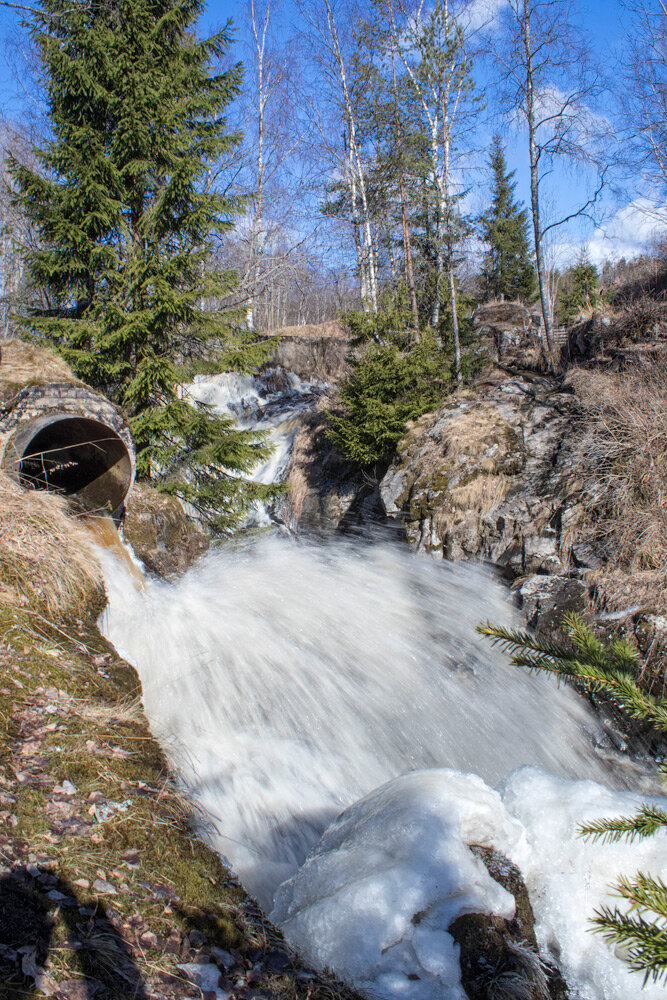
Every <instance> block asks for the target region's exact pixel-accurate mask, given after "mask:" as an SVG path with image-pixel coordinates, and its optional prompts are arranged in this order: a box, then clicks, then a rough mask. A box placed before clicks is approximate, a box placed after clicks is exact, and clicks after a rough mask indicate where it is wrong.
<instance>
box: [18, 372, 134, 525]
mask: <svg viewBox="0 0 667 1000" xmlns="http://www.w3.org/2000/svg"><path fill="white" fill-rule="evenodd" d="M0 455H1V457H0V465H1V466H2V468H3V470H4V471H5V472H6V473H7V475H9V476H11V478H12V479H14V480H15V481H16V482H18V483H19V484H20V485H21V486H23V487H24V488H25V489H44V490H51V491H53V492H55V493H60V494H64V495H65V496H72V497H75V498H76V499H77V500H78V502H79V503H80V504H81V506H82V507H83V508H84V509H85V510H87V511H91V512H93V513H95V512H97V513H102V512H106V513H109V514H111V515H113V516H114V517H115V518H118V517H119V516H120V515H121V514H122V511H123V508H124V503H125V498H126V496H127V494H128V493H129V491H130V488H131V487H132V483H133V482H134V474H135V450H134V444H133V442H132V437H131V434H130V430H129V427H128V426H127V422H126V420H125V419H124V417H123V416H122V414H121V413H120V412H119V411H118V410H117V409H116V408H115V406H113V405H112V404H111V403H110V402H109V401H108V400H107V399H104V397H102V396H98V395H97V393H94V392H93V391H92V390H90V389H88V388H87V387H86V386H83V385H79V384H76V383H66V382H58V383H50V384H45V385H34V386H27V387H26V388H25V389H23V390H22V391H21V392H20V393H19V394H18V395H17V396H16V397H15V398H14V400H12V402H11V404H10V407H9V408H8V412H7V413H6V414H5V416H4V417H3V418H2V419H0Z"/></svg>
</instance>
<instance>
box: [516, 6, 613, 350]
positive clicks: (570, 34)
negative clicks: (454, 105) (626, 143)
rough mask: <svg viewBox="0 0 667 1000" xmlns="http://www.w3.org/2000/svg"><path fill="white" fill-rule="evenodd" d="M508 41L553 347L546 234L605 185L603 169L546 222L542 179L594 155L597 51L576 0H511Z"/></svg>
mask: <svg viewBox="0 0 667 1000" xmlns="http://www.w3.org/2000/svg"><path fill="white" fill-rule="evenodd" d="M503 40H504V45H502V46H499V47H498V48H497V49H496V55H497V59H498V61H499V62H500V64H501V66H502V76H503V80H502V83H503V86H504V91H505V99H506V100H507V101H508V102H509V107H510V109H511V110H512V112H513V113H515V114H516V113H518V114H519V116H520V117H521V118H523V121H524V123H525V126H526V130H527V134H528V156H529V163H530V201H531V212H532V220H533V234H534V240H535V260H536V264H537V277H538V283H539V290H540V303H541V309H542V317H543V323H544V327H543V331H544V332H543V342H544V347H545V349H546V351H547V352H549V353H550V351H551V348H552V329H553V303H552V302H551V301H550V296H549V276H548V271H547V267H546V263H545V253H544V238H545V236H546V234H547V232H549V231H550V230H552V229H554V228H555V227H557V226H560V225H563V224H564V223H565V222H568V221H571V220H572V219H574V218H581V217H584V216H588V217H590V211H591V209H592V207H593V205H594V204H595V202H596V201H597V198H598V196H599V194H600V193H601V191H602V187H603V183H604V169H603V170H602V171H600V174H599V181H598V184H597V187H596V190H595V191H594V193H593V194H592V195H591V197H590V198H588V199H587V200H586V202H585V204H583V205H581V206H579V207H577V208H576V209H574V210H573V211H572V212H569V213H567V214H566V215H565V216H564V217H563V218H561V219H558V220H556V221H552V222H549V223H548V224H545V223H544V220H543V217H542V216H543V213H542V183H543V181H544V179H545V177H547V176H548V174H550V173H551V172H552V171H553V169H554V167H555V165H556V162H557V161H558V160H560V159H561V158H566V159H567V158H569V159H572V158H574V159H576V160H579V161H586V162H588V163H591V162H593V156H592V154H591V148H590V140H591V137H592V133H593V132H594V131H595V128H596V120H595V115H594V112H593V111H592V110H591V106H590V102H591V101H592V100H593V98H594V95H595V93H596V91H597V87H598V82H597V78H596V76H595V74H594V73H593V72H592V70H591V65H590V50H589V49H588V48H587V46H586V44H585V41H584V39H583V36H582V33H581V31H580V29H579V27H578V25H577V22H576V5H575V3H574V2H573V0H506V4H505V8H504V39H503Z"/></svg>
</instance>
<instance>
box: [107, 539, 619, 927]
mask: <svg viewBox="0 0 667 1000" xmlns="http://www.w3.org/2000/svg"><path fill="white" fill-rule="evenodd" d="M124 576H125V574H124V571H123V569H122V567H120V566H117V567H116V566H114V567H108V569H107V590H108V594H109V609H108V612H107V616H106V620H105V625H104V630H105V633H106V635H107V636H108V638H110V639H111V641H112V642H113V643H114V644H115V645H116V646H117V648H118V649H121V650H123V651H124V653H125V654H126V655H127V656H128V658H129V659H131V660H132V662H134V663H135V664H136V665H137V668H138V670H139V673H140V676H141V679H142V684H143V689H144V699H145V704H146V708H147V711H148V715H149V717H150V719H151V721H152V722H153V724H154V726H155V728H156V730H157V731H158V733H159V735H160V736H161V737H162V739H163V740H164V741H165V743H166V745H167V746H169V747H171V748H172V753H173V755H174V757H175V759H176V760H177V761H178V764H179V768H180V770H181V773H182V774H183V776H184V778H185V781H186V783H187V785H188V786H189V787H190V788H191V789H192V790H193V792H194V793H195V795H196V797H197V798H198V799H199V801H200V803H201V804H202V806H203V807H204V809H205V810H206V812H207V814H208V815H209V816H211V817H212V819H213V821H214V823H215V825H216V827H217V831H218V832H217V833H216V837H215V842H216V845H217V846H218V848H219V849H220V850H221V851H222V853H223V854H224V855H225V856H226V857H227V858H229V859H230V861H231V863H232V864H233V866H234V868H235V870H236V871H237V872H238V874H239V876H240V877H241V879H242V881H243V882H244V883H245V884H246V885H247V886H248V887H249V888H250V890H251V891H252V892H253V893H254V894H255V895H256V896H257V897H258V898H259V899H260V901H261V902H262V903H263V904H264V905H265V906H267V907H268V908H270V903H271V899H272V896H273V892H274V891H275V889H276V888H277V886H278V885H279V883H280V882H282V881H283V880H284V879H285V878H288V877H289V876H290V875H291V874H292V873H293V872H294V870H295V869H296V868H297V867H298V865H299V864H300V863H301V861H302V860H303V858H304V857H305V855H306V853H307V851H308V849H309V848H310V847H311V846H312V845H313V843H314V842H315V841H316V840H317V839H318V837H319V836H320V834H321V833H322V831H323V830H324V828H325V827H326V825H327V823H328V822H329V821H330V820H331V819H332V818H333V817H334V816H335V815H336V814H337V813H338V812H339V811H340V810H341V808H343V806H346V805H348V804H349V803H351V802H352V801H354V800H355V799H357V798H359V797H360V796H361V795H364V794H365V793H366V792H368V791H370V790H371V789H372V788H374V787H376V786H377V785H379V784H381V783H382V782H384V781H386V780H387V779H389V778H392V777H394V776H396V775H398V774H401V773H403V772H405V771H408V770H415V769H418V768H424V767H438V766H444V767H450V768H456V769H458V770H462V771H471V772H474V773H476V774H478V775H481V777H482V778H484V780H485V781H487V782H488V783H489V784H491V785H497V784H498V783H499V782H500V781H501V780H502V779H503V778H505V777H506V776H507V775H508V774H510V772H512V771H514V770H515V769H516V768H518V767H521V766H522V765H527V764H532V765H537V766H539V767H542V768H544V769H545V770H547V771H549V772H551V773H554V774H564V775H568V776H571V777H591V778H595V779H597V780H605V781H607V782H611V783H613V784H617V785H618V784H623V781H624V779H623V773H622V770H621V769H619V768H618V767H616V768H614V767H612V765H611V763H610V762H609V761H606V760H605V759H603V758H602V757H601V756H600V755H599V754H598V753H597V752H596V750H595V749H594V743H595V741H596V739H597V738H598V736H599V735H600V733H599V726H598V723H597V722H596V719H595V717H594V716H593V714H592V713H591V712H590V711H589V710H588V708H587V706H586V704H585V702H584V701H583V700H582V699H580V698H579V697H577V696H576V695H575V694H574V693H573V692H572V691H571V690H569V689H568V688H565V687H561V688H557V687H556V686H555V685H554V684H553V683H552V682H550V681H549V679H548V678H544V677H539V676H530V675H528V674H527V673H524V672H522V671H520V670H518V669H516V668H511V667H509V666H508V665H507V663H506V656H505V655H504V654H503V653H502V652H500V651H497V650H495V649H494V648H493V647H491V646H490V644H489V643H488V642H486V641H484V640H482V639H480V638H478V637H477V636H476V634H475V630H474V629H475V625H476V624H477V623H478V622H479V621H481V620H484V619H486V618H489V619H491V620H493V621H496V622H510V621H512V619H513V611H512V609H511V607H510V604H509V601H508V599H507V593H506V589H505V587H504V586H503V585H502V584H501V583H500V582H498V581H496V580H495V579H493V577H492V576H491V575H490V574H489V573H488V572H486V571H485V570H484V569H482V568H480V567H477V566H471V565H454V564H451V563H446V562H441V561H436V560H433V559H430V558H428V557H425V556H424V557H416V556H414V555H412V554H411V553H409V552H407V551H405V550H403V549H402V548H401V547H399V546H396V545H388V544H386V543H379V542H377V543H375V544H361V545H359V544H358V543H357V544H356V545H355V544H354V543H353V542H349V541H347V542H346V541H336V542H335V543H331V544H328V545H321V544H315V543H312V542H303V541H295V540H292V539H289V538H281V537H276V536H271V537H267V538H261V539H257V540H255V541H252V542H248V543H246V544H242V545H237V546H232V545H228V546H226V547H224V548H223V549H220V550H218V551H215V552H213V553H212V554H211V555H209V556H208V557H207V558H206V559H205V560H204V561H203V562H202V563H201V564H200V565H199V566H198V567H196V568H195V569H194V570H191V571H190V572H189V573H188V574H187V575H186V576H185V577H183V578H182V579H181V580H180V581H178V582H177V583H175V584H165V583H161V582H158V581H150V582H149V583H148V585H147V587H146V591H145V593H144V594H142V595H137V594H136V591H135V589H134V588H132V589H130V588H129V587H128V586H127V582H126V580H125V578H124Z"/></svg>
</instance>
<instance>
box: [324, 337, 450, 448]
mask: <svg viewBox="0 0 667 1000" xmlns="http://www.w3.org/2000/svg"><path fill="white" fill-rule="evenodd" d="M451 384H452V371H451V358H450V357H449V355H448V354H446V353H445V352H443V351H441V350H439V349H438V348H437V347H436V346H435V345H434V344H433V342H432V341H428V340H423V341H422V342H421V343H420V344H418V345H417V346H416V347H414V348H413V349H412V350H411V351H409V352H408V353H405V354H402V353H400V352H399V351H398V349H397V348H396V347H393V346H392V347H375V348H372V349H371V350H370V351H369V353H367V354H365V355H364V357H363V358H361V359H359V360H357V361H354V362H353V372H352V375H351V376H350V377H349V378H348V379H347V380H346V381H345V382H343V384H342V385H341V387H340V400H341V403H342V410H341V412H338V413H333V412H329V413H328V418H329V428H328V431H327V436H328V437H329V439H330V441H332V442H333V444H334V445H336V447H337V448H338V449H339V450H340V451H341V452H342V453H343V454H344V455H345V456H346V457H347V458H350V459H352V461H354V462H357V463H358V464H359V465H361V466H364V467H369V466H373V465H375V464H376V463H385V462H388V461H389V460H390V459H391V456H392V455H393V453H394V450H395V448H396V445H397V444H398V442H399V441H400V439H401V438H402V437H403V434H404V433H405V425H406V423H407V421H408V420H414V419H415V418H416V417H420V416H421V415H422V414H423V413H427V412H428V411H429V410H433V409H435V408H436V407H437V406H438V405H439V404H440V402H441V401H442V399H443V398H444V397H445V395H446V393H447V390H448V387H449V386H450V385H451Z"/></svg>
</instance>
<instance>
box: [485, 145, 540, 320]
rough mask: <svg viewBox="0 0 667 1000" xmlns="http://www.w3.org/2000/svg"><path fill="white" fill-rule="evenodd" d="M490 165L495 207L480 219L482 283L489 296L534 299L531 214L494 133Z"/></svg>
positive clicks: (534, 281)
mask: <svg viewBox="0 0 667 1000" xmlns="http://www.w3.org/2000/svg"><path fill="white" fill-rule="evenodd" d="M489 167H490V169H491V174H492V177H493V191H492V202H491V207H490V208H489V209H488V211H487V212H485V213H484V214H483V215H482V216H481V217H480V219H479V222H480V229H481V236H482V239H483V240H484V242H485V243H486V245H487V246H488V250H487V251H486V253H485V254H484V265H483V268H482V282H483V285H484V290H485V292H486V294H487V295H488V296H493V297H494V298H498V299H506V298H507V299H524V300H525V299H530V298H532V296H533V295H534V293H535V287H536V279H535V270H534V268H533V264H532V261H531V254H530V250H529V245H528V213H527V212H526V210H525V208H520V207H519V205H518V204H517V203H516V202H515V200H514V189H515V188H516V183H515V182H513V180H512V178H513V177H514V171H511V172H508V170H507V163H506V161H505V151H504V149H503V146H502V142H501V139H500V136H499V135H494V137H493V143H492V146H491V158H490V160H489Z"/></svg>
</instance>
